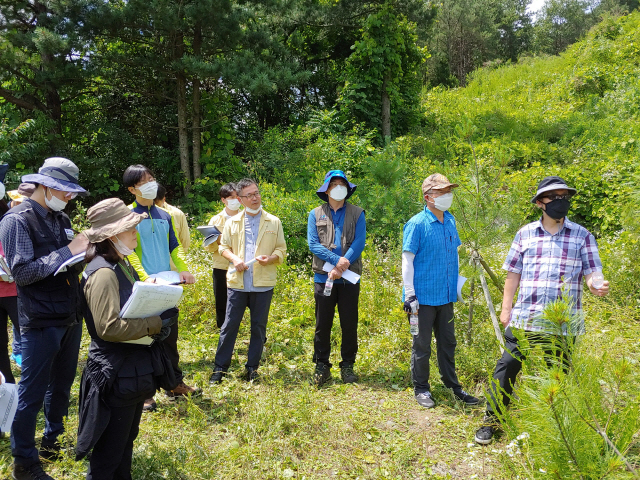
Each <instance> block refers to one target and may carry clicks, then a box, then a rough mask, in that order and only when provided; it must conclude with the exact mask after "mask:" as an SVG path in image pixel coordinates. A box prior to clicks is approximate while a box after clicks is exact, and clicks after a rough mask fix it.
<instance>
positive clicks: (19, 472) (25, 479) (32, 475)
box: [12, 462, 54, 480]
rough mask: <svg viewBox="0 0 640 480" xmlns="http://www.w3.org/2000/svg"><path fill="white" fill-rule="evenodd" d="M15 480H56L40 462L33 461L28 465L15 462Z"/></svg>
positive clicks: (13, 476)
mask: <svg viewBox="0 0 640 480" xmlns="http://www.w3.org/2000/svg"><path fill="white" fill-rule="evenodd" d="M12 478H13V480H54V478H53V477H51V476H49V475H47V474H46V473H45V472H44V470H42V464H41V463H40V462H36V463H32V464H31V465H29V466H28V467H23V466H22V465H16V464H15V463H14V464H13V475H12Z"/></svg>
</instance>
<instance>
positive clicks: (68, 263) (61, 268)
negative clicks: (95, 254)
mask: <svg viewBox="0 0 640 480" xmlns="http://www.w3.org/2000/svg"><path fill="white" fill-rule="evenodd" d="M86 254H87V252H82V253H79V254H77V255H74V256H73V257H71V258H70V259H69V260H67V261H66V262H64V263H63V264H62V265H60V266H59V267H58V269H57V270H56V273H54V274H53V275H54V276H56V275H57V274H59V273H60V272H66V271H67V267H70V266H72V265H75V264H76V263H80V262H84V257H85V255H86Z"/></svg>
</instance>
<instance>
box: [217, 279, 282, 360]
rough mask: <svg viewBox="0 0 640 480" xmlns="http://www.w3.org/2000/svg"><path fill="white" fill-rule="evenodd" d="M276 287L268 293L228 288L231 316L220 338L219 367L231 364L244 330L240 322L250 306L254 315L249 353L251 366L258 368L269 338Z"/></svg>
mask: <svg viewBox="0 0 640 480" xmlns="http://www.w3.org/2000/svg"><path fill="white" fill-rule="evenodd" d="M272 297H273V289H271V290H267V291H266V292H242V291H240V290H232V289H229V291H228V298H227V315H226V317H225V319H224V325H222V328H221V329H220V339H219V340H218V351H217V352H216V360H215V369H216V370H224V371H225V372H226V371H227V370H228V369H229V365H231V357H232V356H233V349H234V347H235V344H236V337H237V336H238V330H239V329H240V322H242V317H243V315H244V311H245V309H246V308H247V307H249V313H250V314H251V339H250V340H249V350H248V352H247V363H246V366H247V367H252V368H258V366H259V365H260V358H261V357H262V349H263V348H264V342H265V340H266V338H267V319H268V318H269V307H270V306H271V298H272Z"/></svg>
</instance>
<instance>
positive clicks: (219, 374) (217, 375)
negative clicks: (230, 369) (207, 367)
mask: <svg viewBox="0 0 640 480" xmlns="http://www.w3.org/2000/svg"><path fill="white" fill-rule="evenodd" d="M226 374H227V372H225V371H224V370H214V371H213V374H212V375H211V376H210V377H209V384H210V385H215V384H216V383H222V379H223V378H224V376H225V375H226Z"/></svg>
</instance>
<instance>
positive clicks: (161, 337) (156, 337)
mask: <svg viewBox="0 0 640 480" xmlns="http://www.w3.org/2000/svg"><path fill="white" fill-rule="evenodd" d="M170 333H171V327H169V326H167V327H162V329H161V330H160V333H156V334H155V335H152V336H151V338H153V339H154V340H156V341H157V342H161V341H162V340H164V339H165V338H167V337H168V336H169V334H170Z"/></svg>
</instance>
